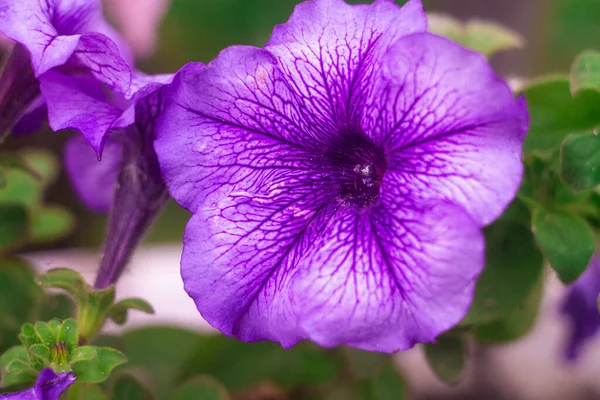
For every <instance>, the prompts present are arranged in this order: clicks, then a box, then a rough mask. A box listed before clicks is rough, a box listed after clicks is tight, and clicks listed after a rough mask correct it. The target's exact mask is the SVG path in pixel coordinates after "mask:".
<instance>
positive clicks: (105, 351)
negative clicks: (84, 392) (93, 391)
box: [73, 346, 127, 383]
mask: <svg viewBox="0 0 600 400" xmlns="http://www.w3.org/2000/svg"><path fill="white" fill-rule="evenodd" d="M89 347H91V348H92V349H93V350H95V355H94V356H93V357H91V358H89V359H87V360H80V361H77V362H75V363H74V364H73V372H74V373H75V375H77V379H78V380H79V381H80V382H86V383H100V382H104V381H105V380H106V379H108V377H109V376H110V373H111V371H112V370H113V369H115V368H116V367H118V366H119V365H122V364H125V363H126V362H127V357H125V355H124V354H123V353H121V352H120V351H118V350H115V349H111V348H109V347H93V346H89Z"/></svg>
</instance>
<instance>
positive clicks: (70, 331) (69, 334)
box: [58, 318, 79, 353]
mask: <svg viewBox="0 0 600 400" xmlns="http://www.w3.org/2000/svg"><path fill="white" fill-rule="evenodd" d="M58 342H59V343H65V344H66V346H67V351H68V352H69V353H71V352H72V351H73V350H74V349H75V347H77V344H78V342H79V334H78V332H77V323H76V322H75V320H74V319H72V318H69V319H67V320H64V321H63V323H62V324H61V326H60V330H59V332H58Z"/></svg>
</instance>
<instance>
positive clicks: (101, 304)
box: [38, 268, 154, 342]
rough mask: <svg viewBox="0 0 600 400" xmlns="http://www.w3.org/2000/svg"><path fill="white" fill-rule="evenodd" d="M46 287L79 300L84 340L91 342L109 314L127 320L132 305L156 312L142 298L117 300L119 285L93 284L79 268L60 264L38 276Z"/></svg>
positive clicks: (117, 320)
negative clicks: (107, 286) (63, 266)
mask: <svg viewBox="0 0 600 400" xmlns="http://www.w3.org/2000/svg"><path fill="white" fill-rule="evenodd" d="M38 282H39V284H40V285H41V286H42V287H45V288H53V289H62V290H64V291H65V292H67V293H68V294H70V295H71V296H73V298H74V299H75V300H76V301H77V326H78V327H79V334H80V336H81V338H82V341H84V342H89V341H90V340H91V339H92V338H93V337H94V336H95V335H96V334H97V333H98V332H99V331H100V329H101V328H102V326H103V325H104V323H105V322H106V319H107V318H112V319H113V320H115V322H118V323H121V324H123V323H125V320H126V319H127V312H128V311H129V310H131V309H135V310H139V311H142V312H146V313H153V312H154V310H153V309H152V307H151V306H150V305H149V304H148V303H147V302H145V301H144V300H141V299H125V300H121V301H120V302H118V303H116V304H114V301H115V288H114V286H111V287H109V288H107V289H103V290H95V289H93V288H92V287H90V286H89V285H88V284H87V283H86V282H85V280H84V279H83V278H82V277H81V275H79V274H78V273H77V272H75V271H73V270H70V269H66V268H57V269H53V270H51V271H48V272H47V273H46V274H45V275H42V276H40V277H39V278H38Z"/></svg>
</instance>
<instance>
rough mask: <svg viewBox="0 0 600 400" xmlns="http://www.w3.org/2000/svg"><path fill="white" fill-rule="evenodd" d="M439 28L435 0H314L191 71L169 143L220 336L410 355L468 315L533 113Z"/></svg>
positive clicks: (161, 145) (179, 92) (206, 304)
mask: <svg viewBox="0 0 600 400" xmlns="http://www.w3.org/2000/svg"><path fill="white" fill-rule="evenodd" d="M426 30H427V21H426V17H425V14H424V11H423V8H422V5H421V2H420V1H419V0H411V1H409V2H408V3H407V4H406V5H405V6H404V7H403V8H400V7H398V6H397V5H396V4H395V2H394V1H393V0H376V1H375V2H374V3H373V4H372V5H355V6H351V5H348V4H346V3H345V2H344V1H342V0H315V1H308V2H304V3H301V4H300V5H298V6H297V7H296V10H295V12H294V14H293V15H292V17H291V18H290V20H289V21H288V22H287V23H286V24H284V25H280V26H278V27H277V28H275V30H274V32H273V36H272V38H271V40H270V42H269V43H268V44H267V45H266V46H265V48H264V50H263V49H257V48H253V47H242V46H236V47H230V48H228V49H226V50H224V51H223V52H222V53H221V54H220V55H219V56H218V57H217V58H216V59H215V60H214V61H213V62H212V63H210V64H209V65H208V66H204V65H200V64H189V65H188V66H186V67H185V68H184V69H183V70H182V71H180V73H179V74H178V76H177V77H176V78H175V80H174V83H173V86H172V94H171V99H170V100H169V101H168V102H167V106H166V107H165V111H164V113H163V115H162V116H161V118H160V120H159V123H158V128H157V141H156V143H155V148H156V151H157V153H158V157H159V161H160V163H161V168H162V171H163V176H164V177H165V181H166V182H167V186H168V188H169V191H170V193H171V195H172V196H173V197H174V198H175V199H176V200H177V201H178V202H179V203H180V204H181V205H182V206H184V207H185V208H187V209H188V210H190V211H192V212H193V214H194V215H193V217H192V219H191V220H190V222H189V224H188V226H187V228H186V233H185V239H184V250H183V256H182V261H181V272H182V276H183V280H184V283H185V289H186V290H187V292H188V293H189V295H190V296H191V297H192V298H193V299H194V300H195V303H196V306H197V308H198V310H199V311H200V313H201V314H202V316H203V317H204V318H205V319H206V320H207V321H208V322H209V323H210V324H212V325H213V326H214V327H216V328H217V329H219V330H220V331H221V332H223V333H224V334H226V335H228V336H235V337H237V338H239V339H241V340H245V341H256V340H265V339H268V340H273V341H278V342H280V343H281V344H282V345H283V346H284V347H289V346H292V345H294V344H295V343H297V342H298V341H299V340H302V339H310V340H313V341H315V342H317V343H319V344H320V345H322V346H336V345H339V344H347V345H351V346H354V347H358V348H362V349H366V350H375V351H382V352H394V351H398V350H403V349H407V348H410V347H411V346H413V345H414V344H415V343H416V342H430V341H432V340H433V339H434V338H435V337H436V336H437V335H439V334H440V333H441V332H444V331H445V330H447V329H449V328H451V327H452V326H453V325H455V324H456V323H457V322H459V321H460V320H461V318H463V316H464V315H465V313H466V312H467V309H468V308H469V305H470V303H471V301H472V298H473V290H474V286H475V282H476V279H477V277H478V276H479V274H480V272H481V270H482V267H483V265H484V238H483V235H482V232H481V228H482V226H484V225H486V224H488V223H490V222H492V221H493V220H494V219H495V218H497V217H498V216H499V215H500V214H501V213H502V211H503V210H504V208H505V207H506V206H507V204H508V203H509V202H510V201H511V199H512V198H513V197H514V195H515V193H516V191H517V189H518V187H519V183H520V180H521V174H522V164H521V160H520V157H521V146H522V142H523V139H524V136H525V132H526V130H527V126H528V116H527V111H526V106H525V103H524V101H523V99H519V100H515V98H514V96H513V94H512V92H511V91H510V89H509V88H508V86H507V85H506V83H505V82H503V81H502V80H501V79H499V78H498V77H497V76H496V75H495V74H494V72H493V71H492V69H491V68H490V67H489V65H488V64H487V62H486V60H485V59H484V57H482V56H481V55H479V54H476V53H473V52H471V51H468V50H466V49H464V48H462V47H460V46H458V45H457V44H454V43H452V42H450V41H448V40H446V39H444V38H441V37H438V36H435V35H432V34H429V33H427V32H426Z"/></svg>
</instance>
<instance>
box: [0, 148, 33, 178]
mask: <svg viewBox="0 0 600 400" xmlns="http://www.w3.org/2000/svg"><path fill="white" fill-rule="evenodd" d="M0 167H2V169H17V170H21V171H23V172H27V173H29V174H30V175H32V176H33V177H35V178H38V179H40V180H41V179H42V176H41V175H40V174H38V172H37V171H36V170H35V169H33V168H32V167H31V166H30V165H29V164H28V163H27V160H26V159H25V158H24V157H23V156H22V155H21V154H15V153H0Z"/></svg>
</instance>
